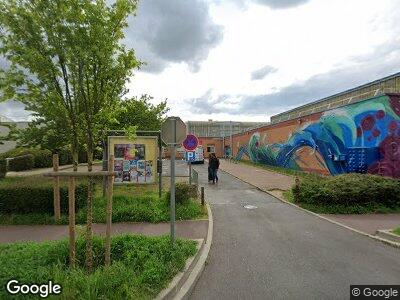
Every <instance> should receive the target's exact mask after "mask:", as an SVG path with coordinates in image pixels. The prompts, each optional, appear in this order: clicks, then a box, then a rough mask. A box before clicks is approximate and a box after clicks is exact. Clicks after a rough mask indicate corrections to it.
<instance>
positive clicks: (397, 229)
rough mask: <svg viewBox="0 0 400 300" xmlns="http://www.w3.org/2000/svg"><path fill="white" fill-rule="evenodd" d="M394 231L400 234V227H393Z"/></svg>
mask: <svg viewBox="0 0 400 300" xmlns="http://www.w3.org/2000/svg"><path fill="white" fill-rule="evenodd" d="M393 233H394V234H397V235H400V227H397V228H395V229H393Z"/></svg>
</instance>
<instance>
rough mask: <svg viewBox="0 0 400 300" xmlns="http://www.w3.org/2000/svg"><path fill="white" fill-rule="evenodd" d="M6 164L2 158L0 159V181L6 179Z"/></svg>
mask: <svg viewBox="0 0 400 300" xmlns="http://www.w3.org/2000/svg"><path fill="white" fill-rule="evenodd" d="M6 173H7V163H6V160H5V159H4V158H0V179H1V178H4V177H6Z"/></svg>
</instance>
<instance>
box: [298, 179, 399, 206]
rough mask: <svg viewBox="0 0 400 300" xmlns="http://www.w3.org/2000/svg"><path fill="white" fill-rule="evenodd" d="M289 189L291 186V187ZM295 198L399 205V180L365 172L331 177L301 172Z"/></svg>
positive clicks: (325, 202)
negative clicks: (298, 189) (302, 175)
mask: <svg viewBox="0 0 400 300" xmlns="http://www.w3.org/2000/svg"><path fill="white" fill-rule="evenodd" d="M292 191H293V190H292ZM294 200H295V202H299V203H306V204H314V205H315V204H316V205H347V206H351V205H364V206H367V205H371V204H379V205H384V206H387V207H391V208H394V207H399V206H400V182H399V181H398V180H396V179H392V178H388V177H382V176H375V175H369V174H355V173H352V174H343V175H338V176H333V177H319V176H305V177H303V178H302V180H301V182H300V191H299V192H298V197H295V199H294Z"/></svg>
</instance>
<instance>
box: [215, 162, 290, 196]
mask: <svg viewBox="0 0 400 300" xmlns="http://www.w3.org/2000/svg"><path fill="white" fill-rule="evenodd" d="M220 169H221V170H223V171H225V172H227V173H229V174H231V175H233V176H235V177H237V178H239V179H241V180H243V181H245V182H248V183H250V184H251V185H254V186H256V187H258V188H259V189H261V190H264V191H270V190H282V191H286V190H288V189H290V188H291V186H292V185H293V184H294V178H293V177H292V176H287V175H283V174H280V173H276V172H271V171H267V170H265V169H261V168H257V167H253V166H248V165H244V164H240V163H233V162H229V161H226V160H223V159H221V160H220Z"/></svg>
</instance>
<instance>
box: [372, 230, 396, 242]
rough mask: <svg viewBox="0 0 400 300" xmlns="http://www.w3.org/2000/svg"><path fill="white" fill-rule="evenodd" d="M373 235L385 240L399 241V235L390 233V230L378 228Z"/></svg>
mask: <svg viewBox="0 0 400 300" xmlns="http://www.w3.org/2000/svg"><path fill="white" fill-rule="evenodd" d="M375 235H376V236H379V237H381V238H383V239H385V240H389V241H392V242H395V243H400V235H397V234H394V233H392V232H391V230H378V231H377V232H376V234H375Z"/></svg>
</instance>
